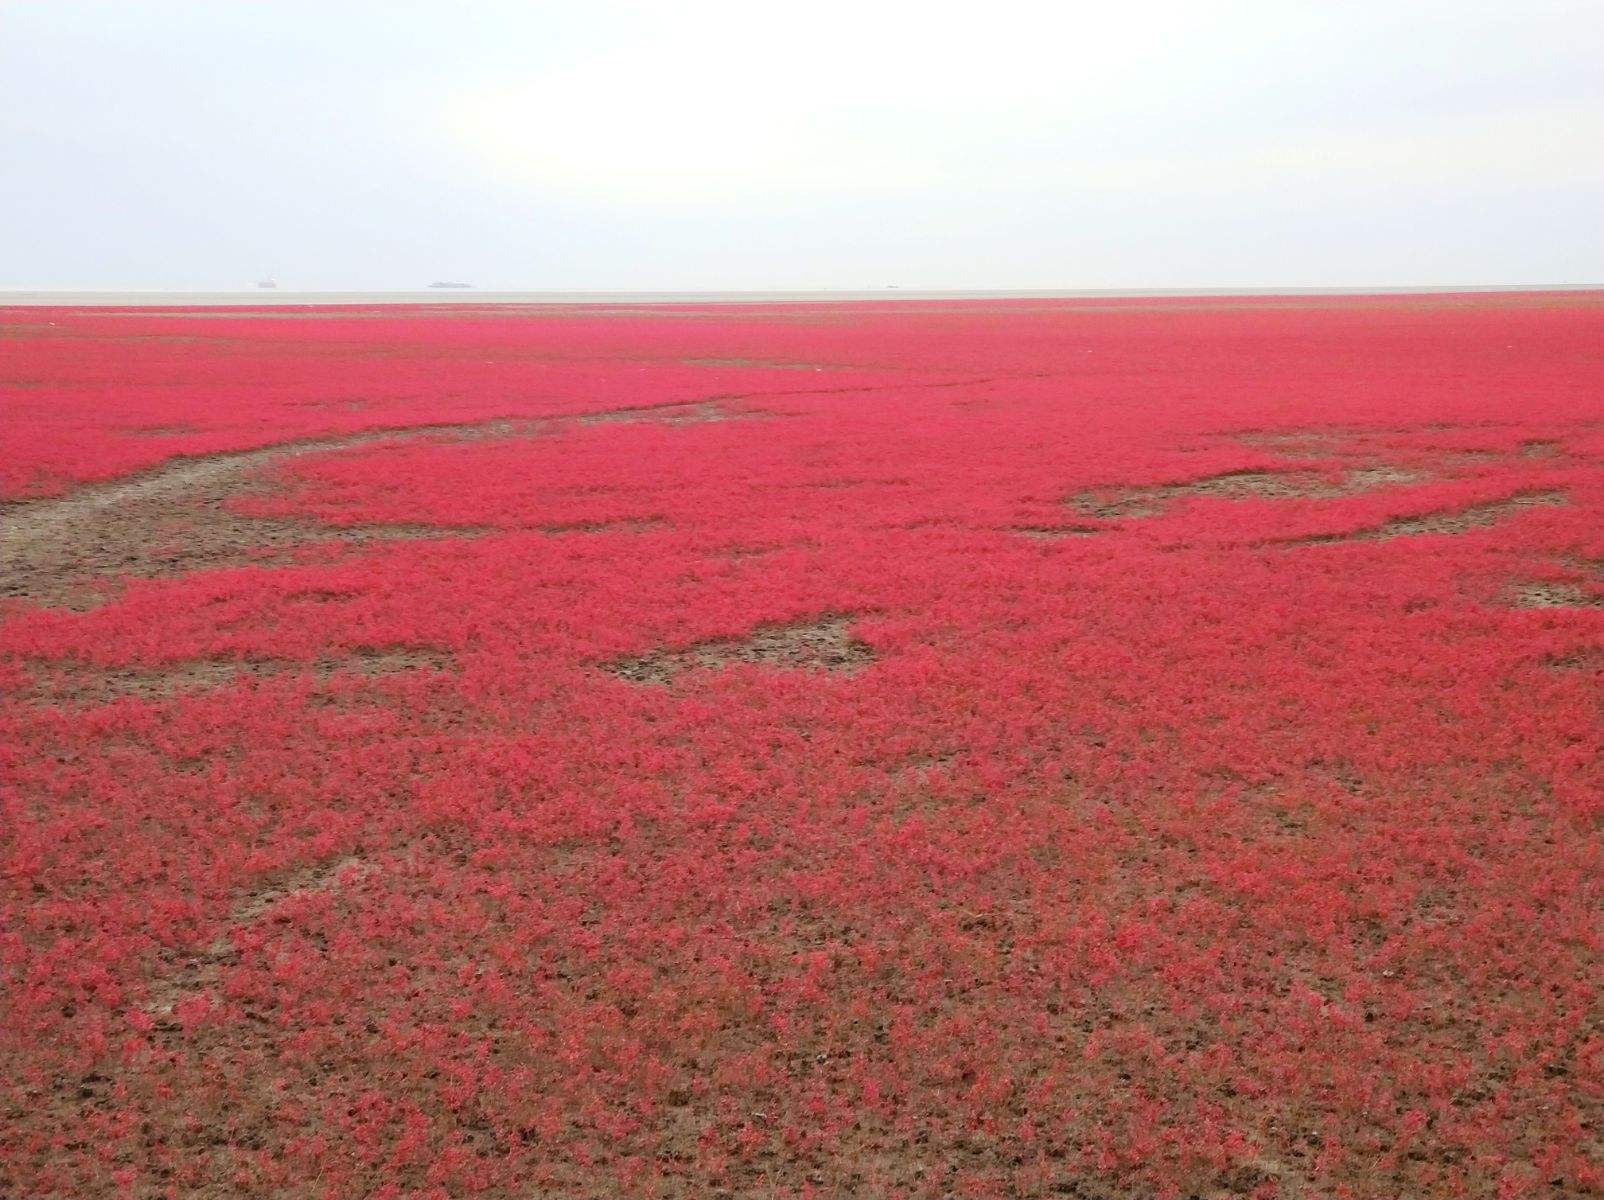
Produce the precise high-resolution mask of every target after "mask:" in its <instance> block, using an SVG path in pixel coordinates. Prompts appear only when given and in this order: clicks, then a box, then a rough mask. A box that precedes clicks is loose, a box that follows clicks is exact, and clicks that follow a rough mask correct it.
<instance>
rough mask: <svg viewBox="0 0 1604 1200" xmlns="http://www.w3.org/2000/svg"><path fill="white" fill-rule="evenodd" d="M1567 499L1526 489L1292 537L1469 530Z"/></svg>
mask: <svg viewBox="0 0 1604 1200" xmlns="http://www.w3.org/2000/svg"><path fill="white" fill-rule="evenodd" d="M1565 503H1568V501H1567V500H1566V498H1565V493H1564V492H1525V493H1522V494H1520V495H1516V496H1511V497H1509V498H1508V499H1507V500H1493V501H1489V502H1488V503H1486V504H1473V505H1471V506H1470V507H1469V508H1460V509H1453V510H1449V511H1445V512H1434V513H1423V514H1421V515H1420V516H1418V517H1395V518H1393V519H1392V520H1390V521H1386V522H1384V523H1383V524H1381V525H1377V526H1374V527H1372V528H1370V529H1360V530H1356V531H1354V532H1353V533H1326V534H1317V535H1315V536H1313V537H1301V538H1292V539H1290V540H1291V541H1293V542H1296V543H1300V544H1303V545H1316V544H1321V543H1326V542H1381V541H1386V540H1388V539H1389V538H1395V537H1418V536H1420V535H1421V534H1427V533H1450V534H1452V533H1468V532H1469V531H1470V530H1472V529H1480V528H1483V527H1485V526H1488V525H1493V524H1496V523H1497V522H1498V521H1500V520H1502V519H1503V518H1504V517H1505V516H1507V515H1508V514H1509V513H1511V512H1514V511H1517V510H1519V509H1522V508H1532V507H1535V506H1553V505H1558V504H1565Z"/></svg>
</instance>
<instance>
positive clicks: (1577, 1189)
mask: <svg viewBox="0 0 1604 1200" xmlns="http://www.w3.org/2000/svg"><path fill="white" fill-rule="evenodd" d="M284 317H292V318H294V319H290V320H285V319H280V318H284ZM1601 335H1604V306H1601V302H1600V298H1599V297H1598V296H1597V295H1596V294H1569V295H1567V294H1558V293H1556V294H1546V295H1540V294H1531V295H1512V296H1433V297H1412V298H1411V297H1389V298H1340V299H1338V298H1324V299H1286V298H1279V299H1263V300H1251V299H1246V300H1245V299H1242V298H1233V299H1231V300H1229V301H1224V300H1221V301H1200V300H1196V299H1189V300H1187V301H1184V302H1182V301H1162V300H1159V301H1152V300H1145V301H1144V300H1131V301H1116V302H1110V301H1097V302H1076V301H1062V302H1051V303H1046V302H1041V301H1032V302H1029V303H1023V302H1021V303H1014V302H993V303H977V302H965V303H962V304H936V303H897V304H850V305H847V304H843V305H834V306H831V305H783V306H770V307H763V306H729V307H695V306H662V307H648V306H638V307H620V308H616V309H609V310H575V309H563V308H550V307H545V308H543V307H539V306H521V307H508V308H495V307H482V308H476V307H473V306H457V305H453V306H451V307H449V308H435V309H428V308H419V309H407V308H391V309H382V308H369V309H358V310H350V309H328V310H318V309H285V310H273V311H268V312H250V311H238V310H232V311H231V310H205V311H199V312H183V311H152V310H127V311H104V310H102V311H93V310H68V309H33V310H28V311H26V312H23V311H20V310H17V311H12V312H0V393H3V403H0V445H3V446H4V451H3V454H0V486H3V496H4V504H5V507H4V508H3V509H0V568H3V571H0V584H3V593H0V722H3V725H4V729H3V733H4V736H3V738H0V747H3V752H0V764H3V767H0V769H3V771H4V775H5V779H4V790H3V792H0V1196H4V1197H8V1198H9V1197H11V1196H18V1197H29V1198H30V1200H33V1198H36V1197H37V1198H67V1197H73V1198H77V1197H100V1196H106V1197H113V1196H117V1197H122V1196H128V1197H136V1198H140V1200H143V1198H146V1197H150V1198H155V1197H166V1196H203V1197H263V1198H266V1197H274V1198H276V1197H293V1198H303V1197H304V1198H313V1197H316V1198H322V1197H329V1198H336V1197H340V1198H343V1197H350V1196H376V1197H381V1196H382V1197H411V1196H418V1197H457V1196H471V1195H485V1196H497V1197H499V1196H510V1195H518V1196H543V1197H544V1196H552V1197H569V1196H572V1197H586V1198H588V1197H597V1198H600V1197H612V1196H619V1195H627V1196H664V1197H705V1196H726V1197H747V1196H752V1197H765V1198H768V1197H778V1196H803V1195H811V1196H840V1197H873V1198H875V1200H878V1198H880V1197H891V1196H909V1197H915V1196H918V1197H923V1196H931V1197H945V1196H1029V1197H1035V1196H1043V1197H1045V1196H1078V1197H1081V1198H1082V1200H1147V1198H1149V1197H1199V1198H1209V1200H1217V1198H1220V1197H1238V1196H1244V1197H1258V1198H1260V1200H1269V1198H1271V1197H1284V1198H1287V1200H1294V1198H1308V1200H1314V1198H1321V1200H1325V1198H1328V1197H1351V1198H1353V1200H1368V1198H1370V1197H1376V1196H1410V1197H1428V1198H1434V1197H1457V1196H1465V1197H1482V1196H1500V1197H1521V1196H1532V1197H1555V1196H1563V1197H1570V1196H1586V1195H1596V1194H1598V1193H1599V1191H1600V1189H1601V1188H1604V1165H1601V1156H1604V1132H1601V1127H1600V1121H1601V1103H1604V1079H1601V1070H1604V1005H1601V1001H1600V996H1601V994H1604V990H1601V988H1600V984H1601V983H1604V980H1601V978H1600V958H1599V950H1600V936H1601V935H1600V929H1601V922H1600V916H1601V911H1600V909H1601V904H1600V900H1601V894H1600V889H1601V886H1604V885H1601V884H1600V882H1599V881H1600V880H1601V879H1604V870H1601V867H1604V861H1601V860H1604V841H1601V830H1600V819H1601V811H1604V806H1601V798H1604V767H1601V758H1604V755H1601V749H1604V741H1601V728H1604V689H1601V679H1604V411H1601V405H1600V389H1599V356H1598V347H1599V346H1600V345H1601V344H1604V338H1601Z"/></svg>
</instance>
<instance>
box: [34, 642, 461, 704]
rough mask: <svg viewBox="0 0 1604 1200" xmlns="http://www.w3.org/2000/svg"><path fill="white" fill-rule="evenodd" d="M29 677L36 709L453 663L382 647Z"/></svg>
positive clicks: (41, 671)
mask: <svg viewBox="0 0 1604 1200" xmlns="http://www.w3.org/2000/svg"><path fill="white" fill-rule="evenodd" d="M33 665H34V667H35V678H34V681H33V685H32V687H31V688H30V689H29V690H28V691H27V692H26V693H24V698H26V699H27V700H30V701H32V702H34V703H38V704H72V705H79V704H102V703H105V702H106V701H109V700H117V699H121V698H122V697H125V696H140V697H145V698H148V699H166V698H168V697H171V696H176V695H182V694H185V693H190V692H202V691H210V690H214V689H217V688H224V687H228V686H229V685H231V684H233V683H235V682H237V681H239V680H242V679H270V678H273V677H275V676H302V675H304V676H309V677H310V678H311V679H312V680H313V681H314V682H316V683H318V684H324V683H327V682H328V681H329V680H330V679H332V678H334V677H335V676H337V675H342V674H353V675H367V676H378V675H396V674H400V673H402V672H406V671H422V670H433V671H448V670H451V669H453V668H454V667H455V665H456V660H455V659H454V658H453V657H452V656H451V655H450V654H447V653H445V652H444V651H440V650H434V649H428V648H423V647H411V646H400V647H387V648H385V649H370V650H356V651H353V652H351V653H349V654H341V655H330V656H327V657H324V658H319V659H315V660H313V661H311V662H295V661H292V660H290V659H276V658H207V659H189V660H186V661H182V662H176V663H169V664H165V665H163V666H160V667H94V666H87V665H83V664H78V663H49V664H39V663H35V664H33Z"/></svg>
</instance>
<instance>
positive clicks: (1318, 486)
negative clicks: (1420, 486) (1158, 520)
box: [1066, 464, 1420, 520]
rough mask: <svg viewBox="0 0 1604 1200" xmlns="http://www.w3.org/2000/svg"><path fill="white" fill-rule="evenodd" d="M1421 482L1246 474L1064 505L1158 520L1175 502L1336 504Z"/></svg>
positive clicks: (1361, 475)
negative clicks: (1306, 501)
mask: <svg viewBox="0 0 1604 1200" xmlns="http://www.w3.org/2000/svg"><path fill="white" fill-rule="evenodd" d="M1419 481H1420V476H1418V475H1416V474H1414V473H1413V472H1409V471H1404V470H1401V469H1399V468H1397V467H1391V466H1387V465H1384V464H1377V465H1373V466H1368V467H1359V468H1356V469H1353V470H1349V471H1345V472H1343V473H1342V474H1341V475H1340V476H1338V477H1332V476H1330V475H1324V474H1321V473H1319V472H1315V471H1264V470H1242V471H1226V472H1223V473H1221V474H1219V475H1209V476H1205V477H1204V478H1202V479H1193V480H1190V481H1187V482H1184V483H1163V484H1152V485H1148V486H1140V487H1116V488H1094V489H1092V490H1090V491H1085V492H1080V493H1077V494H1076V495H1073V496H1070V497H1069V498H1068V500H1067V501H1066V503H1067V504H1069V505H1070V507H1072V508H1073V509H1075V511H1077V512H1079V513H1082V514H1084V515H1085V516H1088V517H1097V518H1100V519H1104V520H1108V519H1121V518H1126V517H1151V516H1156V515H1157V514H1159V513H1161V512H1163V511H1164V510H1165V509H1166V508H1167V507H1169V505H1170V504H1171V503H1172V502H1173V501H1175V500H1178V499H1181V498H1184V497H1188V496H1211V497H1214V498H1215V499H1220V500H1260V499H1268V500H1286V499H1333V498H1336V497H1340V496H1356V495H1361V494H1363V493H1365V492H1371V491H1375V490H1377V489H1380V488H1385V487H1396V486H1402V485H1405V484H1411V483H1418V482H1419Z"/></svg>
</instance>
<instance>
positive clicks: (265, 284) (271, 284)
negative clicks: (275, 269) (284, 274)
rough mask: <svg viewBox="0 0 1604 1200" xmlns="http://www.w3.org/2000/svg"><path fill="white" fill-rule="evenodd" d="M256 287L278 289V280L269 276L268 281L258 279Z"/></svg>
mask: <svg viewBox="0 0 1604 1200" xmlns="http://www.w3.org/2000/svg"><path fill="white" fill-rule="evenodd" d="M256 286H257V287H259V288H276V287H277V286H278V280H276V279H274V278H273V277H272V276H271V275H269V276H268V277H267V278H266V279H258V280H257V281H256Z"/></svg>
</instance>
